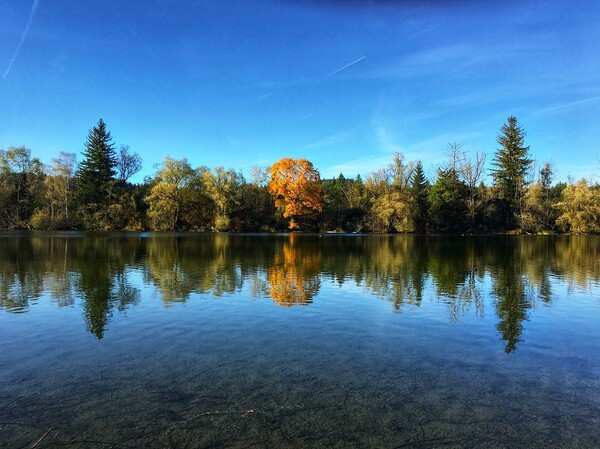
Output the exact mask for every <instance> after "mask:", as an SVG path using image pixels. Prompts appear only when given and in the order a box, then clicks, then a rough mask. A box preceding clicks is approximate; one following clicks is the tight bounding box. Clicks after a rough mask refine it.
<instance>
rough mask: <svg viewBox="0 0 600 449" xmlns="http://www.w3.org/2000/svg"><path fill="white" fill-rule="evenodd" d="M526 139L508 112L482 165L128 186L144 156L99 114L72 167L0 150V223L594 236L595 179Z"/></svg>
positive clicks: (174, 168)
mask: <svg viewBox="0 0 600 449" xmlns="http://www.w3.org/2000/svg"><path fill="white" fill-rule="evenodd" d="M525 135H526V133H525V131H524V129H523V128H522V127H521V125H520V124H519V123H518V121H517V119H516V118H515V117H512V116H511V117H509V118H508V120H507V122H506V124H504V125H503V126H502V127H501V129H500V132H499V134H498V138H497V142H498V148H497V150H496V152H495V154H494V157H493V159H492V160H491V166H490V167H488V166H487V165H486V160H487V155H486V154H485V153H483V152H477V153H476V154H474V155H469V154H468V153H467V152H465V151H462V149H461V146H460V145H459V144H451V145H450V147H449V151H448V158H447V161H446V162H445V163H443V164H441V165H440V166H438V167H437V168H436V169H435V170H434V171H435V173H434V175H433V177H432V179H428V178H427V176H426V175H425V171H424V168H423V164H422V163H421V162H420V161H408V160H406V159H405V158H404V156H403V155H402V154H399V153H398V154H395V155H394V157H393V160H392V161H391V163H390V164H389V165H388V166H387V167H384V168H381V169H380V170H377V171H375V172H373V173H371V174H369V175H368V176H367V177H366V178H365V179H364V180H363V178H362V177H360V176H358V177H356V178H354V179H349V178H346V177H344V176H343V174H340V175H339V176H338V177H337V178H332V179H321V178H320V176H319V172H318V171H317V170H316V169H315V168H314V167H313V166H312V164H311V163H310V162H309V161H306V160H304V159H297V160H294V159H290V158H283V159H281V160H280V161H278V162H276V163H274V164H273V165H272V166H270V167H254V168H253V169H252V171H251V173H250V174H249V177H248V178H249V179H248V178H247V177H245V176H243V174H242V173H240V172H238V171H236V170H233V169H225V168H223V167H216V168H214V169H210V168H208V167H203V166H201V167H197V168H193V167H192V166H191V165H190V163H189V162H188V161H187V159H185V158H184V159H180V160H176V159H172V158H170V157H168V156H167V157H166V158H165V159H164V162H163V164H162V165H161V166H160V167H159V168H158V170H157V172H156V173H155V174H154V175H153V176H151V177H146V179H145V180H144V182H143V183H141V184H132V183H131V182H129V180H130V179H131V177H132V176H133V175H134V174H136V173H138V172H139V171H140V170H141V167H142V160H141V158H140V156H139V155H138V154H136V153H134V152H132V151H130V149H129V147H128V146H121V147H120V149H119V150H118V151H117V149H116V145H115V144H114V142H113V140H112V136H111V134H110V132H109V131H108V129H107V126H106V124H105V123H104V121H102V120H100V121H99V122H98V124H97V125H96V126H95V127H94V128H93V129H91V130H90V132H89V134H88V136H87V140H86V143H85V147H84V151H83V152H82V154H81V160H80V162H79V163H77V156H76V154H74V153H64V152H62V153H60V155H58V157H56V158H54V159H52V162H51V163H50V164H49V165H47V166H45V165H44V164H42V163H41V162H40V161H39V160H38V159H37V158H35V157H32V155H31V151H30V150H29V149H28V148H26V147H23V146H21V147H11V148H8V149H7V150H0V229H79V230H83V229H86V230H125V231H139V230H162V231H232V232H248V231H250V232H255V231H264V232H273V231H284V230H287V229H294V230H296V229H299V230H304V231H322V232H326V231H332V232H375V233H394V232H416V233H497V232H521V233H532V234H535V233H557V232H561V233H573V234H590V233H598V232H600V186H599V185H598V184H596V185H591V183H590V182H589V181H588V180H586V179H581V180H579V181H576V182H575V181H573V182H569V183H568V184H567V183H562V182H559V183H554V182H553V181H554V180H553V176H554V172H555V168H554V167H553V166H552V164H551V163H549V162H545V163H543V164H538V163H536V162H535V161H534V160H533V159H532V157H531V155H530V153H529V147H527V146H525ZM488 175H490V179H491V180H492V183H491V185H486V184H485V180H486V179H487V177H488Z"/></svg>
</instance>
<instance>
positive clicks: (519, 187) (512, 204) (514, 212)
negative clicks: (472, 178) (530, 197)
mask: <svg viewBox="0 0 600 449" xmlns="http://www.w3.org/2000/svg"><path fill="white" fill-rule="evenodd" d="M525 135H526V132H525V130H524V129H523V128H522V127H521V126H520V125H519V123H518V121H517V118H516V117H514V116H512V115H511V116H510V117H508V120H507V123H506V124H505V125H502V128H500V135H499V136H498V138H497V142H498V143H499V144H500V148H498V150H497V151H496V155H495V156H494V161H493V162H492V165H493V166H494V168H493V169H492V176H493V178H494V186H495V187H496V191H497V195H498V199H499V200H500V203H501V210H502V213H503V215H504V217H503V218H504V220H503V221H504V223H505V226H506V227H507V228H510V227H513V226H514V225H515V224H516V223H517V219H518V217H519V214H520V211H521V203H522V200H523V195H524V193H525V185H526V175H527V172H528V170H529V167H530V165H531V163H532V160H531V159H529V157H528V156H529V155H528V152H529V147H526V146H524V141H525Z"/></svg>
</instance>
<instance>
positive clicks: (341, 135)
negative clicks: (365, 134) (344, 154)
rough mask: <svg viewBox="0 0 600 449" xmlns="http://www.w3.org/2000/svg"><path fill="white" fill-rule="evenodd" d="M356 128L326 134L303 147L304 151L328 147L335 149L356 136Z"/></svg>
mask: <svg viewBox="0 0 600 449" xmlns="http://www.w3.org/2000/svg"><path fill="white" fill-rule="evenodd" d="M357 129H358V127H355V128H352V129H349V130H346V131H340V132H337V133H332V134H328V135H326V136H324V137H322V138H320V139H317V140H316V141H314V142H312V143H309V144H308V145H305V146H304V149H305V150H315V149H321V148H328V147H335V146H338V145H340V144H341V143H344V142H346V141H348V140H349V139H350V138H351V137H353V136H354V135H355V134H356V131H357Z"/></svg>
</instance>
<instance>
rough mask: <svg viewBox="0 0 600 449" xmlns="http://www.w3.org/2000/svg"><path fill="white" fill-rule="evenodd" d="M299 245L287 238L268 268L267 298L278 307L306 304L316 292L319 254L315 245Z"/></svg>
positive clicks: (296, 238) (319, 284)
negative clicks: (271, 299)
mask: <svg viewBox="0 0 600 449" xmlns="http://www.w3.org/2000/svg"><path fill="white" fill-rule="evenodd" d="M302 243H303V244H299V242H298V237H297V236H296V235H294V234H292V235H290V236H289V238H288V240H286V241H285V242H284V244H283V249H282V251H281V253H279V252H278V253H276V254H275V259H274V261H273V265H272V266H271V267H270V268H269V269H268V285H269V296H270V297H271V298H273V301H275V303H277V304H279V305H280V306H286V307H291V306H292V305H294V304H309V303H311V302H312V299H313V298H314V297H315V295H316V294H317V293H318V292H319V288H320V286H321V281H320V278H319V269H320V266H321V251H320V250H319V248H318V246H317V245H306V243H308V241H304V242H302Z"/></svg>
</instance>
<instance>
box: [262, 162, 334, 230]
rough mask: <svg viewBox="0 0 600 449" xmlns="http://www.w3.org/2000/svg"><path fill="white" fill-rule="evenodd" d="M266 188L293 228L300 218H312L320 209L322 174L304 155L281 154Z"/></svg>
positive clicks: (321, 208) (273, 166) (271, 169)
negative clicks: (283, 155)
mask: <svg viewBox="0 0 600 449" xmlns="http://www.w3.org/2000/svg"><path fill="white" fill-rule="evenodd" d="M270 172H271V177H270V179H269V183H268V185H267V188H268V190H269V193H270V194H271V195H272V196H273V198H274V199H275V205H276V206H277V207H278V208H279V209H280V210H281V211H282V213H283V216H284V217H285V218H289V219H290V224H289V228H290V229H296V228H298V227H299V222H300V221H302V220H303V219H314V218H315V217H316V216H317V214H319V213H320V212H321V211H322V210H323V206H322V202H321V177H320V175H319V172H318V171H317V170H316V169H315V168H314V167H313V164H312V163H311V162H309V161H307V160H306V159H291V158H287V157H286V158H283V159H281V160H279V161H278V162H276V163H274V164H273V165H272V166H271V168H270Z"/></svg>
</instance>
